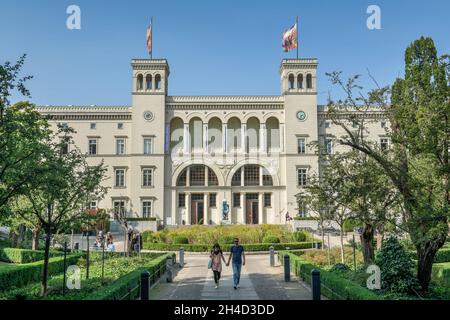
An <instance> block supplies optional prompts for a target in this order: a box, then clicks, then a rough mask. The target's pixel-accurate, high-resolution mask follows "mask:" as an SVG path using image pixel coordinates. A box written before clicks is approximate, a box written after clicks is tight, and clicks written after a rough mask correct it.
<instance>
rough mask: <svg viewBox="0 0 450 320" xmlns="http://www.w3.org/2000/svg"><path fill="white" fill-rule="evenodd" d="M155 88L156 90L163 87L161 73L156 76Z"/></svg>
mask: <svg viewBox="0 0 450 320" xmlns="http://www.w3.org/2000/svg"><path fill="white" fill-rule="evenodd" d="M155 89H156V90H159V89H161V75H159V74H157V75H156V76H155Z"/></svg>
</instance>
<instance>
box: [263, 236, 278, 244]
mask: <svg viewBox="0 0 450 320" xmlns="http://www.w3.org/2000/svg"><path fill="white" fill-rule="evenodd" d="M262 242H263V243H280V238H278V237H277V236H265V237H264V238H263V241H262Z"/></svg>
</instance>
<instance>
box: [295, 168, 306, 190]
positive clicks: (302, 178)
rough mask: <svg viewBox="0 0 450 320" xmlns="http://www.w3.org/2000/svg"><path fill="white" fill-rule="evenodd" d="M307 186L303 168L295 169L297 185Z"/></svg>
mask: <svg viewBox="0 0 450 320" xmlns="http://www.w3.org/2000/svg"><path fill="white" fill-rule="evenodd" d="M306 184H307V170H306V169H305V168H298V169H297V185H298V186H299V187H304V186H306Z"/></svg>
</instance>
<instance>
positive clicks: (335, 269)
mask: <svg viewBox="0 0 450 320" xmlns="http://www.w3.org/2000/svg"><path fill="white" fill-rule="evenodd" d="M349 271H351V269H350V268H349V267H348V266H347V265H346V264H343V263H337V264H335V265H334V266H333V267H331V269H330V272H342V273H346V272H349Z"/></svg>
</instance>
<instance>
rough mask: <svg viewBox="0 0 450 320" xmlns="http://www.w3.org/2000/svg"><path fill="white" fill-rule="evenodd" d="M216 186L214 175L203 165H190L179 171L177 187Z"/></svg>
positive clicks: (217, 181)
mask: <svg viewBox="0 0 450 320" xmlns="http://www.w3.org/2000/svg"><path fill="white" fill-rule="evenodd" d="M188 177H189V179H188ZM188 180H189V181H188ZM218 185H219V180H218V179H217V175H216V173H215V172H214V171H213V170H212V169H211V168H209V167H208V166H205V165H203V164H193V165H190V166H189V167H187V168H185V169H184V170H183V171H181V173H180V175H179V176H178V179H177V187H186V186H189V187H192V186H194V187H195V186H197V187H203V186H218Z"/></svg>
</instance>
